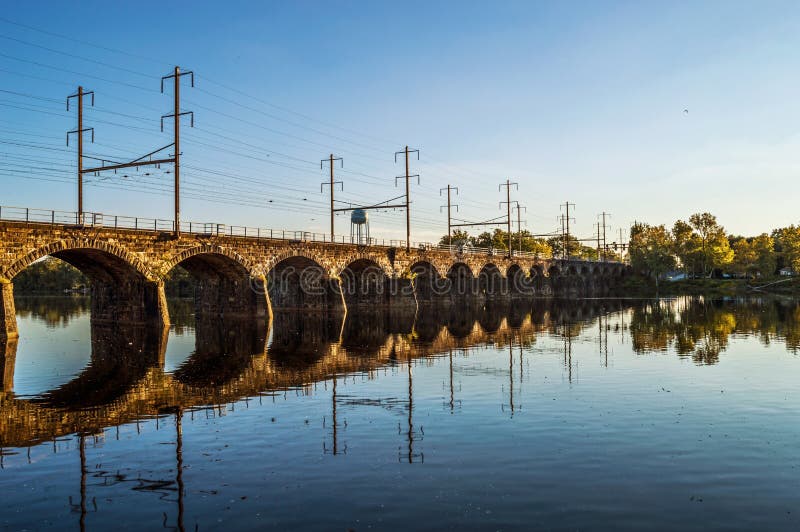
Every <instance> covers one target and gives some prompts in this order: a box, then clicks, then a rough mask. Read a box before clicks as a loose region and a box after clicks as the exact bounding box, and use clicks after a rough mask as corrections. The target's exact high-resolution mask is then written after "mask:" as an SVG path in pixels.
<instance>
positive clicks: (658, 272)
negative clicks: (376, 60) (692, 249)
mask: <svg viewBox="0 0 800 532" xmlns="http://www.w3.org/2000/svg"><path fill="white" fill-rule="evenodd" d="M673 249H674V240H673V237H672V235H671V234H670V232H669V231H667V229H666V228H665V227H664V226H663V225H658V226H650V225H647V224H636V225H634V226H633V227H632V228H631V237H630V257H631V266H632V267H633V268H634V269H636V270H638V271H641V272H643V273H644V274H646V275H648V276H650V277H652V278H654V279H655V281H656V289H658V281H659V278H660V277H661V276H662V275H663V274H664V273H666V272H668V271H669V270H670V269H672V268H674V267H675V255H674V254H673Z"/></svg>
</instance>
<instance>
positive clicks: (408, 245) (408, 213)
mask: <svg viewBox="0 0 800 532" xmlns="http://www.w3.org/2000/svg"><path fill="white" fill-rule="evenodd" d="M401 153H402V154H405V159H406V175H405V176H398V177H395V178H394V185H395V186H397V180H398V179H405V180H406V252H407V253H408V252H410V251H411V183H410V180H411V178H412V177H416V178H417V184H419V174H414V175H410V174H409V166H408V155H409V154H410V153H416V154H417V160H418V161H419V150H409V149H408V146H406V147H405V149H404V150H403V151H397V152H395V153H394V162H395V163H396V162H397V156H398V155H399V154H401Z"/></svg>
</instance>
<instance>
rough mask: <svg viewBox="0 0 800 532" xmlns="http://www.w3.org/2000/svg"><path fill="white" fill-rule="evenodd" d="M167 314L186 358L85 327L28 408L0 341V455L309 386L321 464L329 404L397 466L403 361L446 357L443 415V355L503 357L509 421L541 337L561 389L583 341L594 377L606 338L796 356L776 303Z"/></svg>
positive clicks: (48, 308) (161, 343)
mask: <svg viewBox="0 0 800 532" xmlns="http://www.w3.org/2000/svg"><path fill="white" fill-rule="evenodd" d="M18 309H19V313H20V316H35V317H37V319H40V320H44V321H46V322H47V323H48V324H53V326H56V325H60V326H62V327H63V326H65V325H66V323H68V322H69V320H70V319H73V318H75V317H76V316H80V315H81V314H82V313H86V312H88V309H89V305H88V304H87V303H86V300H85V299H83V300H82V299H79V298H55V299H54V298H38V299H37V298H27V299H25V300H24V301H21V302H20V304H19V305H18ZM170 311H171V315H172V317H173V333H174V334H175V333H180V334H194V339H195V349H194V351H193V352H192V353H191V354H190V355H189V356H188V358H187V359H186V360H185V361H184V362H183V363H182V364H180V366H179V367H178V368H177V369H176V370H175V371H174V372H171V373H170V372H166V371H164V353H165V349H166V345H167V343H168V337H167V332H168V331H167V330H153V329H148V328H123V327H101V326H98V325H93V326H92V328H91V357H90V361H89V363H88V364H87V366H86V367H85V368H84V369H83V370H82V371H81V372H80V373H79V374H78V375H77V376H75V377H74V378H73V379H72V380H70V381H69V382H67V383H65V384H63V385H61V386H59V387H57V388H55V389H52V390H48V391H46V392H44V393H41V394H39V395H38V396H36V397H33V398H28V397H17V396H15V394H14V392H13V374H14V365H15V357H16V351H17V348H18V342H17V341H15V340H12V341H6V342H4V343H2V344H1V345H0V353H2V354H3V355H4V356H3V366H2V370H3V371H2V375H3V390H4V398H3V400H2V402H1V403H0V443H2V445H4V446H25V445H31V444H36V443H38V442H42V441H46V440H52V439H53V438H57V437H61V436H64V435H68V434H73V433H75V434H93V433H96V432H98V431H101V430H102V429H103V428H104V427H106V426H109V425H116V424H121V423H128V422H132V421H135V420H138V419H145V418H148V417H158V416H160V415H164V414H167V413H178V412H183V411H185V410H187V409H192V408H194V407H197V406H204V405H220V404H226V403H231V402H235V401H237V400H239V399H242V398H246V397H254V396H259V395H263V394H270V393H276V392H279V391H284V390H288V389H304V390H310V388H311V387H312V386H313V385H314V384H315V383H323V384H324V385H325V386H326V387H327V386H328V385H330V386H331V387H332V388H333V404H332V415H331V418H332V419H331V425H330V428H331V429H332V432H333V434H332V436H333V437H332V442H331V451H332V452H333V453H334V454H337V453H338V452H339V450H340V447H339V444H338V432H339V419H338V416H337V405H339V404H342V403H345V404H348V405H356V404H359V402H360V403H361V404H371V405H376V404H378V405H381V406H382V407H383V408H388V409H394V410H398V409H399V410H401V411H403V412H404V413H405V415H406V418H407V419H406V423H405V426H402V427H399V428H398V431H399V432H400V433H402V434H404V435H405V436H406V438H407V444H408V445H407V449H406V450H405V451H404V455H405V459H407V460H409V461H410V460H412V459H413V458H414V457H416V456H417V454H416V451H414V448H413V447H414V441H415V440H416V439H419V438H421V437H422V432H421V430H420V429H419V427H417V426H416V425H415V423H414V420H413V414H414V386H413V378H414V375H413V364H411V361H413V360H415V359H417V358H425V357H430V356H446V357H448V360H449V362H450V364H449V365H450V375H449V383H448V388H449V390H448V393H447V395H448V408H449V409H450V411H455V409H456V408H457V406H458V404H459V401H458V400H457V398H456V390H455V385H454V382H453V374H452V360H453V352H454V350H456V351H457V350H465V349H469V348H470V347H473V346H480V345H489V344H491V345H494V346H495V347H496V348H499V349H503V350H505V351H507V353H508V372H507V379H506V384H505V385H504V389H505V392H504V393H506V396H507V400H506V401H505V402H504V404H503V405H502V407H503V409H504V410H505V409H508V412H509V413H510V414H511V415H513V414H514V413H515V411H516V410H518V409H519V407H520V404H519V400H518V398H517V397H516V395H518V394H515V378H516V379H518V380H519V382H520V383H521V382H522V379H523V364H522V356H523V351H522V350H523V347H525V348H529V347H530V346H533V345H534V344H535V342H536V338H537V336H540V335H543V334H546V335H549V336H552V337H557V338H560V339H561V340H562V344H563V345H562V348H563V365H564V368H565V370H566V378H567V380H568V381H569V382H570V383H572V382H573V379H574V377H575V374H574V373H575V372H574V370H575V369H576V368H577V365H576V363H574V362H573V360H572V355H573V342H574V341H576V339H578V338H579V337H581V336H582V335H586V334H589V335H592V336H593V337H594V338H595V339H596V342H597V348H598V352H599V354H600V356H601V357H602V359H603V363H604V364H605V365H606V366H607V365H608V343H609V340H608V336H609V333H612V334H615V335H617V336H619V337H620V338H622V341H624V337H625V336H626V335H628V334H629V337H630V339H631V341H632V349H633V351H634V352H635V353H638V354H648V353H654V352H665V353H666V352H670V350H673V351H674V352H675V353H677V354H678V355H679V356H681V357H689V358H691V359H692V360H693V361H694V362H696V363H697V364H715V363H717V362H718V361H719V358H720V355H721V353H723V352H724V351H725V350H726V349H727V347H728V345H729V342H730V339H731V338H733V337H736V335H749V336H755V337H757V338H758V339H759V341H760V342H762V343H763V344H765V345H769V344H770V343H772V342H775V341H781V342H784V343H785V345H786V348H787V349H788V350H790V351H791V352H797V349H798V347H800V326H799V325H798V323H800V320H798V318H800V305H798V303H797V302H795V301H789V300H775V299H747V300H738V301H734V300H727V301H705V300H703V299H702V298H696V299H692V298H683V299H676V300H660V301H644V302H636V301H625V300H582V301H561V300H537V301H534V302H531V303H528V304H524V305H520V304H518V303H513V304H512V303H510V302H505V303H503V302H491V303H489V304H486V305H483V306H472V307H470V306H466V307H459V308H456V307H453V306H446V307H435V306H433V307H431V306H422V307H420V308H417V309H413V308H411V309H409V308H407V307H404V308H400V309H392V310H390V311H387V312H351V313H349V314H347V315H344V314H336V313H335V314H324V313H322V314H315V313H310V312H304V313H278V314H277V315H276V316H275V317H274V320H273V321H272V322H271V324H270V325H268V324H266V323H264V322H259V321H252V320H246V321H241V320H239V321H222V322H221V321H219V320H206V321H202V322H198V323H195V322H194V317H193V315H192V310H191V305H190V304H189V303H187V302H185V301H172V302H171V303H170ZM609 318H613V326H612V325H611V324H610V321H609ZM24 341H25V339H24V338H22V339H21V340H20V342H24ZM515 348H516V349H517V350H518V356H519V362H518V363H515V359H516V356H517V353H516V352H515ZM397 365H404V366H406V370H407V381H408V383H407V384H408V386H407V390H406V393H405V396H406V397H404V398H401V397H387V398H383V399H381V398H375V397H369V398H358V399H356V398H353V397H347V396H343V395H342V394H340V393H338V389H337V387H338V380H339V379H340V378H342V376H345V375H354V374H362V375H366V376H367V378H372V376H374V375H375V372H376V371H377V370H378V369H380V368H381V367H386V366H389V367H391V366H397ZM516 366H518V368H517V369H516V370H515V367H516ZM473 371H476V372H480V371H489V370H487V369H478V368H475V369H474V370H473ZM491 371H495V370H491ZM515 372H516V373H517V374H518V376H517V377H515ZM517 387H518V386H517ZM419 458H420V459H421V458H422V455H421V454H420V455H419Z"/></svg>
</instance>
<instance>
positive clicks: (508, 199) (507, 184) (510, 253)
mask: <svg viewBox="0 0 800 532" xmlns="http://www.w3.org/2000/svg"><path fill="white" fill-rule="evenodd" d="M503 187H506V201H501V202H500V207H502V206H503V205H504V204H505V205H506V209H507V211H508V212H507V214H506V216H507V217H506V223H507V225H508V258H509V259H510V258H511V257H512V256H513V254H514V251H513V250H512V245H511V187H516V188H515V189H516V190H519V183H512V182H511V180H510V179H506V182H505V183H501V184H500V186H498V187H497V189H498V190H503Z"/></svg>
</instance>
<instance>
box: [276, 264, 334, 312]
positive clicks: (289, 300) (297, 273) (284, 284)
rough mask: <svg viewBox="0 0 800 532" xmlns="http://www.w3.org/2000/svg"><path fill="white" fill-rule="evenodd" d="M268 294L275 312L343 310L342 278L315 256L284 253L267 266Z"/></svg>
mask: <svg viewBox="0 0 800 532" xmlns="http://www.w3.org/2000/svg"><path fill="white" fill-rule="evenodd" d="M267 268H268V269H267V270H266V281H267V292H268V294H269V300H270V302H271V305H272V309H273V310H292V309H295V310H296V309H319V310H322V309H339V310H341V309H344V298H343V294H342V291H341V287H340V285H339V279H337V278H336V277H333V276H332V275H331V269H330V268H326V267H324V266H323V264H320V262H318V261H317V260H316V259H315V258H314V255H313V254H310V253H308V252H305V251H304V250H303V251H301V252H299V253H284V254H282V255H279V256H278V257H275V258H273V259H272V260H271V261H269V262H268V263H267Z"/></svg>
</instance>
